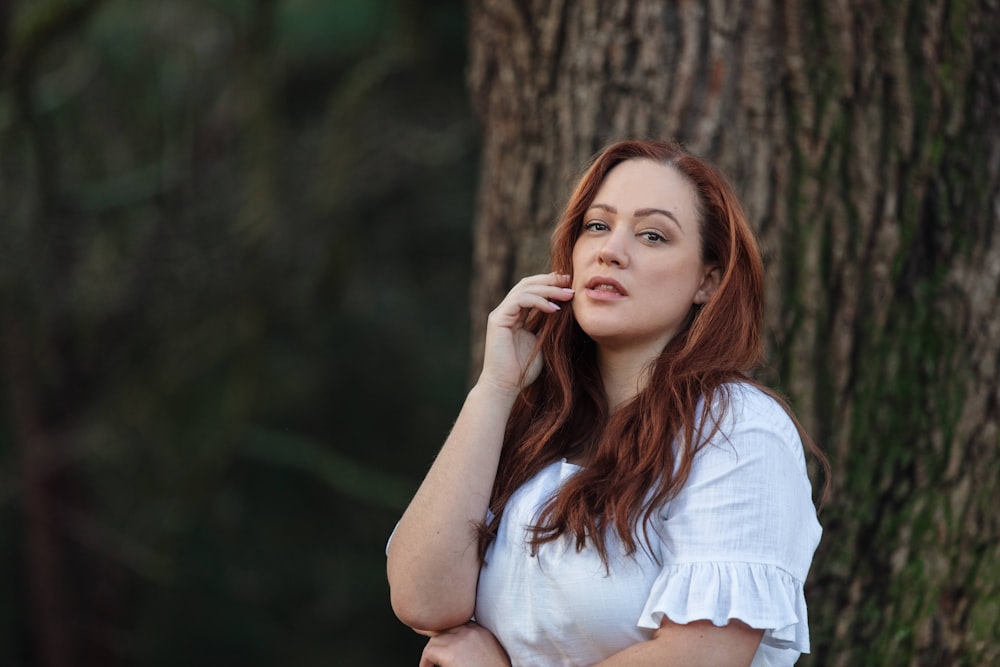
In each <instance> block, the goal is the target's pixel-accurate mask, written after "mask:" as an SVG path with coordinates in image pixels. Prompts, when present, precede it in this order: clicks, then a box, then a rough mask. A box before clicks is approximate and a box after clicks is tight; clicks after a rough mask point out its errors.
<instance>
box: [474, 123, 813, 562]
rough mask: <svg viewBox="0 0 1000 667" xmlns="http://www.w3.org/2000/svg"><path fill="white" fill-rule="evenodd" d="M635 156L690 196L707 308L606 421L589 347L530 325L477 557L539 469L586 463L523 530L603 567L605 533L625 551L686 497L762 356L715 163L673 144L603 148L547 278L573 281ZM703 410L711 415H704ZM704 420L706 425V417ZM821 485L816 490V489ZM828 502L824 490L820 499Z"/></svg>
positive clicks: (742, 255)
mask: <svg viewBox="0 0 1000 667" xmlns="http://www.w3.org/2000/svg"><path fill="white" fill-rule="evenodd" d="M634 159H645V160H652V161H655V162H657V163H660V164H663V165H669V166H671V167H673V168H675V169H677V170H678V171H679V172H680V173H681V174H682V175H683V176H684V177H685V178H686V179H687V180H688V181H689V182H690V183H691V184H692V185H693V186H694V188H695V191H696V193H697V201H698V216H699V230H700V234H701V241H702V261H703V262H705V263H706V264H708V265H714V266H716V267H718V270H719V272H720V280H719V284H718V286H717V287H716V289H715V291H714V292H713V294H712V296H711V298H710V299H709V300H708V301H707V302H706V303H704V304H701V305H695V306H693V307H692V309H691V312H690V314H689V316H688V317H687V319H686V321H685V324H684V326H683V327H682V329H681V330H680V331H679V332H678V333H677V334H676V335H675V336H674V337H673V338H672V339H671V340H670V341H669V342H668V343H667V345H666V346H665V347H664V349H663V351H662V352H661V353H660V355H659V356H658V357H657V358H656V359H655V360H654V361H653V362H652V366H651V368H650V372H649V374H648V377H649V380H648V382H647V384H646V386H645V387H644V388H643V389H642V390H641V391H640V392H639V394H638V395H637V396H636V397H635V398H633V399H632V400H631V401H629V402H628V403H626V404H624V405H623V406H621V407H620V408H619V409H618V410H616V411H615V412H614V413H610V412H609V409H608V405H607V401H606V399H605V395H604V389H603V385H602V382H601V376H600V373H599V372H598V368H597V357H596V346H595V344H594V342H593V341H592V340H590V338H589V337H588V336H587V335H586V334H585V333H584V332H583V331H582V330H581V329H580V327H579V325H578V324H577V323H576V321H575V319H574V317H573V313H572V309H571V308H564V309H562V310H561V311H559V312H557V313H554V314H551V315H547V316H545V317H541V316H540V315H539V314H538V313H535V314H533V316H532V317H529V321H528V324H527V326H528V327H529V328H530V329H531V330H532V331H534V332H536V333H537V335H538V339H539V344H538V348H536V353H540V354H542V356H543V360H544V365H543V369H542V372H541V374H540V375H539V377H538V378H537V379H536V380H535V382H533V383H532V384H531V385H529V386H528V387H526V388H525V389H524V390H523V391H522V392H521V394H520V395H519V396H518V398H517V401H516V402H515V404H514V407H513V410H512V412H511V416H510V419H509V420H508V422H507V429H506V433H505V436H504V445H503V451H502V453H501V456H500V463H499V468H498V471H497V477H496V482H495V483H494V486H493V491H492V495H491V498H490V510H491V512H492V517H491V518H490V520H489V521H487V522H485V523H483V524H481V525H480V539H479V552H480V557H481V558H485V553H486V549H487V548H488V546H489V544H490V543H491V542H492V541H493V540H494V539H495V538H496V533H497V528H498V526H499V523H500V519H501V517H502V516H503V513H504V508H505V506H506V504H507V501H508V500H509V499H510V497H511V495H512V494H513V493H514V492H515V491H516V490H517V489H518V488H520V487H521V486H522V485H523V484H524V483H525V482H527V481H528V480H529V479H530V478H531V477H532V476H534V475H535V474H536V473H538V472H539V471H540V470H541V469H542V468H544V467H545V466H547V465H549V464H551V463H553V462H555V461H558V460H560V459H561V458H563V457H567V456H574V455H578V454H584V455H586V457H587V465H586V467H585V468H583V469H582V470H580V471H579V472H578V473H577V474H575V475H573V476H572V477H571V478H570V479H569V480H568V481H567V482H566V483H565V485H564V486H563V487H562V488H561V489H560V490H559V491H558V493H557V494H556V495H555V496H554V497H553V498H552V499H551V500H550V501H549V502H548V504H547V505H545V506H544V508H543V509H542V512H541V513H540V515H539V519H538V523H537V525H535V526H534V527H533V528H532V536H531V538H530V544H531V546H532V549H534V548H536V547H538V546H539V545H540V544H543V543H545V542H550V541H553V540H556V539H559V538H560V537H562V536H563V535H572V536H573V538H574V539H575V543H576V548H577V550H581V549H583V548H584V546H585V545H586V544H587V541H588V540H589V541H590V543H591V544H592V545H593V547H594V548H595V549H596V550H597V552H598V553H599V555H600V556H601V559H602V560H603V561H604V563H605V565H607V564H608V550H607V535H608V531H609V530H614V531H615V532H617V534H618V536H619V537H620V539H621V541H622V543H623V545H624V547H625V552H626V554H629V555H631V554H633V553H635V551H636V548H637V546H638V542H637V536H638V534H639V531H640V530H641V532H642V534H643V535H644V536H645V537H646V543H647V544H648V533H647V529H648V525H649V522H650V521H651V519H652V517H653V515H654V514H655V512H656V510H657V508H659V507H660V506H662V505H663V503H665V502H666V501H668V500H669V499H670V498H672V497H673V496H675V495H676V494H677V493H678V491H679V490H680V489H681V488H682V487H683V486H684V483H685V482H686V481H687V478H688V475H689V473H690V470H691V464H692V461H693V459H694V455H695V453H696V452H697V451H698V449H699V448H700V447H701V446H703V445H704V443H705V442H707V441H708V440H709V439H710V438H711V437H712V436H713V435H714V434H715V432H716V430H717V429H718V424H719V420H720V419H721V416H722V415H723V414H724V412H725V410H726V408H727V406H728V393H727V384H728V383H731V382H733V381H740V382H748V383H751V384H754V385H755V386H758V387H760V385H759V384H758V383H756V382H754V381H753V380H751V379H750V378H749V377H748V376H747V373H749V372H750V371H751V370H752V369H753V368H755V367H756V366H758V365H759V364H760V362H761V360H762V358H763V345H762V327H763V324H762V321H763V293H764V284H763V282H764V271H763V262H762V260H761V256H760V251H759V249H758V247H757V241H756V239H755V237H754V234H753V232H752V230H751V229H750V226H749V224H748V223H747V220H746V216H745V214H744V212H743V209H742V206H741V205H740V203H739V200H738V199H737V197H736V195H735V193H734V192H733V189H732V187H731V186H730V185H729V183H728V182H727V181H726V179H725V178H724V177H723V175H722V174H721V173H720V172H719V171H718V170H717V169H716V168H715V167H714V166H712V165H711V164H709V163H708V162H706V161H705V160H703V159H701V158H698V157H696V156H694V155H692V154H690V153H688V152H687V151H685V150H684V149H682V148H681V147H680V146H679V145H677V144H675V143H669V142H663V141H636V140H630V141H622V142H619V143H615V144H612V145H610V146H608V147H607V148H605V149H604V150H603V151H601V152H600V153H599V154H598V155H597V156H596V157H595V158H594V160H593V161H592V162H591V164H590V166H589V167H588V168H587V169H586V171H585V172H584V174H583V176H582V178H581V179H580V180H579V182H578V183H577V185H576V188H575V190H574V192H573V194H572V196H571V197H570V199H569V202H568V204H567V206H566V209H565V211H564V212H563V214H562V217H561V219H560V221H559V223H558V225H557V226H556V228H555V231H554V232H553V235H552V242H551V247H550V263H551V267H552V269H553V270H554V271H557V272H559V273H566V274H568V273H571V272H572V266H573V262H572V257H573V246H574V244H575V243H576V240H577V238H578V237H579V235H580V233H581V229H582V223H583V216H584V214H585V212H586V211H587V209H588V208H589V207H590V205H591V203H592V202H593V200H594V197H595V196H596V194H597V191H598V189H599V188H600V186H601V184H602V182H603V181H604V178H605V176H606V175H607V174H608V172H609V171H611V169H613V168H614V167H615V166H616V165H618V164H620V163H622V162H625V161H626V160H634ZM760 388H761V389H763V390H764V391H766V392H767V393H769V394H770V395H771V396H773V397H774V398H776V399H777V400H778V401H779V402H780V403H781V404H782V405H783V406H784V407H785V410H786V411H787V412H788V413H789V415H790V416H791V418H792V420H793V421H794V422H795V424H796V426H797V427H798V428H799V432H800V434H801V435H802V439H803V442H804V443H805V445H806V447H807V449H809V450H810V451H811V452H812V453H813V454H814V455H816V456H817V458H818V460H819V462H820V464H821V466H822V467H823V469H824V472H826V473H827V475H826V479H828V478H829V475H828V470H829V464H828V463H827V462H826V459H825V457H823V454H822V452H820V451H819V449H818V448H817V447H816V445H815V444H814V443H813V441H812V440H811V439H810V438H809V437H808V434H806V433H805V431H804V430H803V429H802V427H801V426H800V425H799V423H798V420H796V419H795V416H794V414H793V413H792V412H791V410H790V409H789V408H788V406H787V404H786V403H785V402H784V401H783V400H782V399H781V398H780V397H779V396H777V395H775V393H774V392H772V391H770V390H768V389H766V388H764V387H760ZM702 401H704V404H705V405H712V404H713V403H715V404H717V405H719V406H721V409H719V410H711V411H710V410H702V411H701V416H700V417H699V416H698V412H699V411H698V404H699V403H700V402H702ZM710 413H711V415H710ZM825 481H826V480H825ZM824 495H825V491H824Z"/></svg>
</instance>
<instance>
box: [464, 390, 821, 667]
mask: <svg viewBox="0 0 1000 667" xmlns="http://www.w3.org/2000/svg"><path fill="white" fill-rule="evenodd" d="M730 389H731V392H730V394H731V397H730V402H729V408H728V410H727V413H726V415H725V418H724V419H723V420H722V423H721V428H720V431H719V432H718V433H717V434H716V436H715V437H714V438H713V440H712V441H711V442H710V443H709V444H707V445H706V446H705V447H703V448H702V449H701V450H700V451H699V452H698V454H697V455H696V456H695V459H694V461H693V464H692V468H691V474H690V477H689V478H688V480H687V483H686V484H685V486H684V488H683V489H681V491H680V493H679V494H678V495H677V496H675V497H674V498H673V499H672V500H670V501H669V502H667V503H666V504H665V505H664V506H663V507H662V508H660V510H659V512H658V514H657V516H656V519H655V521H654V523H655V525H651V526H650V532H649V537H650V541H651V548H652V552H651V553H650V552H649V550H648V548H647V547H646V546H645V542H644V541H643V540H642V539H640V545H641V546H640V548H639V550H638V551H637V552H636V553H635V554H634V555H633V556H626V555H624V552H623V547H622V545H621V543H620V541H618V540H617V539H614V537H615V536H614V533H613V532H612V533H611V534H610V535H609V539H608V555H609V558H610V574H609V573H608V572H607V571H606V570H605V566H604V564H603V563H602V562H601V559H600V557H599V556H598V555H597V552H596V551H595V550H593V549H592V548H590V547H587V548H585V549H584V550H583V551H581V552H577V551H576V550H575V547H574V544H573V543H572V538H569V537H567V538H564V539H562V540H560V541H556V542H550V543H547V544H544V545H542V546H541V547H539V548H538V550H537V553H536V555H534V556H533V555H532V554H531V551H530V548H529V546H528V545H527V543H526V535H527V533H526V527H527V526H530V525H532V524H533V523H534V522H535V519H536V517H537V513H538V511H539V509H540V508H541V506H542V505H543V504H544V503H545V501H547V500H548V499H549V498H551V497H552V495H553V494H554V493H555V492H556V491H557V490H558V489H559V487H560V486H561V485H562V484H563V483H564V482H565V480H566V479H568V478H569V477H571V476H572V475H574V474H575V473H576V472H577V471H578V470H580V468H578V467H577V466H575V465H573V464H571V463H567V462H566V461H565V460H564V461H561V462H557V463H554V464H552V465H550V466H548V467H546V468H544V469H543V470H541V471H540V472H539V473H538V474H537V475H536V476H535V477H533V478H532V479H531V480H529V481H528V482H527V483H526V484H525V485H524V486H522V487H521V488H520V489H518V490H517V491H516V492H515V493H514V495H513V496H511V499H510V500H509V501H508V504H507V507H506V509H505V511H504V516H503V519H502V520H501V522H500V526H499V531H498V535H497V539H496V540H495V541H494V542H493V544H491V545H490V547H489V549H488V551H487V553H486V564H485V565H484V566H483V568H482V570H481V573H480V576H479V588H478V592H477V595H476V621H477V622H478V623H479V624H480V625H482V626H484V627H486V628H487V629H489V630H490V631H491V632H492V633H493V634H494V635H495V636H496V637H497V639H499V641H500V643H501V644H502V645H503V646H504V648H505V649H506V650H507V652H508V654H509V655H510V658H511V662H512V664H513V666H514V667H531V666H538V667H543V666H544V667H556V666H565V667H583V666H586V665H592V664H594V663H596V662H600V661H601V660H603V659H605V658H607V657H608V656H610V655H612V654H614V653H617V652H618V651H620V650H622V649H624V648H626V647H628V646H630V645H632V644H635V643H637V642H641V641H645V640H648V639H651V638H652V637H653V632H654V631H655V630H656V629H657V628H658V627H659V626H660V622H661V620H662V619H663V617H664V616H666V617H667V618H669V619H670V620H671V621H673V622H675V623H681V624H683V623H688V622H691V621H696V620H704V619H707V620H711V621H712V622H713V623H714V624H715V625H717V626H722V625H726V624H727V623H728V622H729V621H730V620H731V619H739V620H741V621H743V622H744V623H746V624H747V625H749V626H750V627H753V628H757V629H763V630H764V631H765V632H764V636H763V639H762V641H761V644H760V647H759V648H758V650H757V654H756V655H755V657H754V661H753V667H762V666H764V665H792V664H794V663H795V661H796V660H797V659H798V657H799V655H800V653H807V652H808V651H809V627H808V620H807V617H806V602H805V596H804V595H803V590H802V586H803V582H804V581H805V578H806V574H807V573H808V571H809V565H810V563H811V561H812V556H813V552H814V551H815V550H816V546H817V545H818V544H819V538H820V535H821V533H822V529H821V527H820V525H819V522H818V521H817V520H816V511H815V508H814V507H813V503H812V492H811V487H810V483H809V478H808V476H807V474H806V464H805V457H804V455H803V449H802V442H801V440H800V439H799V435H798V432H797V430H796V428H795V425H794V424H793V423H792V421H791V419H789V417H788V415H787V414H786V413H785V411H784V410H783V409H782V408H781V406H779V405H778V404H777V403H776V402H775V401H774V400H773V399H772V398H770V397H769V396H767V395H766V394H764V393H763V392H761V391H760V390H758V389H756V388H754V387H751V386H749V385H742V384H738V385H731V386H730ZM640 538H641V536H640Z"/></svg>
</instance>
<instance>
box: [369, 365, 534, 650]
mask: <svg viewBox="0 0 1000 667" xmlns="http://www.w3.org/2000/svg"><path fill="white" fill-rule="evenodd" d="M515 396H516V394H515V393H513V392H512V391H510V390H509V389H506V388H502V387H495V386H492V385H490V384H489V383H484V382H480V383H479V384H477V385H476V386H475V387H473V388H472V390H471V391H470V392H469V395H468V397H467V398H466V400H465V404H464V405H463V407H462V410H461V412H460V413H459V416H458V419H457V420H456V421H455V425H454V427H453V428H452V430H451V433H450V435H449V436H448V438H447V440H446V441H445V443H444V445H443V447H442V448H441V451H440V452H439V453H438V455H437V457H436V458H435V460H434V463H433V465H432V466H431V468H430V470H429V471H428V473H427V476H426V477H425V478H424V481H423V483H422V484H421V485H420V488H419V489H418V490H417V493H416V494H415V495H414V497H413V500H412V501H411V502H410V505H409V507H408V508H407V509H406V512H405V513H404V514H403V517H402V518H401V519H400V521H399V525H398V526H397V528H396V532H395V534H394V535H393V537H392V541H391V542H390V544H389V551H388V562H387V570H388V578H389V586H390V589H391V597H392V606H393V610H394V611H395V612H396V615H397V616H398V617H399V618H400V620H402V621H403V622H404V623H406V624H407V625H409V626H411V627H413V628H417V629H421V630H443V629H446V628H451V627H455V626H458V625H461V624H463V623H465V622H466V621H468V620H469V618H470V617H471V616H472V614H473V610H474V609H475V601H476V584H477V582H478V578H479V567H480V562H479V551H478V534H477V532H476V528H475V526H476V524H477V523H478V522H480V521H482V520H483V519H484V517H485V515H486V509H487V506H488V504H489V498H490V493H491V490H492V488H493V481H494V478H495V477H496V470H497V464H498V462H499V458H500V449H501V446H502V444H503V435H504V430H505V428H506V424H507V419H508V417H509V415H510V410H511V406H512V405H513V402H514V397H515Z"/></svg>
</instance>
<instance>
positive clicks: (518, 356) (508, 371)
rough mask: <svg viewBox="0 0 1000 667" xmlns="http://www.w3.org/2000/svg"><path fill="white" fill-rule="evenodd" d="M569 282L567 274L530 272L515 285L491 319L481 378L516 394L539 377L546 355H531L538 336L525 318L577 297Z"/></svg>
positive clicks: (489, 320)
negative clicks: (526, 326)
mask: <svg viewBox="0 0 1000 667" xmlns="http://www.w3.org/2000/svg"><path fill="white" fill-rule="evenodd" d="M569 284H570V277H569V276H568V275H566V274H560V273H545V274H540V275H536V276H528V277H527V278H524V279H522V280H521V281H520V282H519V283H517V284H516V285H514V287H513V288H512V289H511V290H510V292H508V293H507V296H506V297H504V300H503V301H501V302H500V305H499V306H497V307H496V308H495V309H494V310H493V312H491V313H490V316H489V319H488V320H487V326H486V350H485V354H484V355H483V372H482V374H481V375H480V376H479V380H480V382H485V383H488V384H490V385H491V386H493V387H495V388H497V389H500V390H501V391H504V392H509V393H510V394H512V395H514V394H517V393H518V392H519V391H520V390H521V389H523V388H524V387H526V386H528V385H529V384H531V383H532V382H534V381H535V379H536V378H537V377H538V374H539V373H540V372H541V370H542V356H541V355H540V354H539V355H536V356H535V357H534V359H532V358H531V353H532V351H533V350H534V349H535V345H536V344H537V342H538V339H537V337H536V336H535V334H533V333H531V332H530V331H528V330H527V329H525V327H524V324H525V321H526V320H527V318H528V314H529V313H530V312H531V311H532V310H538V311H541V312H543V313H555V312H557V311H558V310H560V307H559V304H558V303H556V302H567V301H569V300H570V299H572V298H573V290H572V289H570V288H569Z"/></svg>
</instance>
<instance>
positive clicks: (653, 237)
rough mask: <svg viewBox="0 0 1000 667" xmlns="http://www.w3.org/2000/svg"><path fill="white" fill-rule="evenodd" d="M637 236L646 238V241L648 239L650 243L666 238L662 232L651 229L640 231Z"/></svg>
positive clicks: (660, 241)
mask: <svg viewBox="0 0 1000 667" xmlns="http://www.w3.org/2000/svg"><path fill="white" fill-rule="evenodd" d="M639 236H641V237H642V238H644V239H646V240H647V241H650V242H651V243H663V242H664V241H666V240H667V239H666V237H664V236H663V234H661V233H659V232H652V231H650V232H640V234H639Z"/></svg>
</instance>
